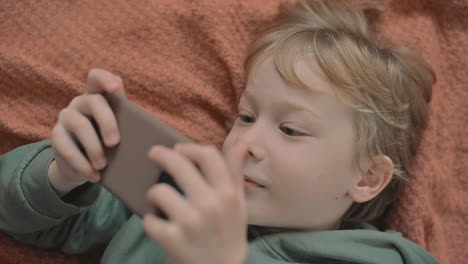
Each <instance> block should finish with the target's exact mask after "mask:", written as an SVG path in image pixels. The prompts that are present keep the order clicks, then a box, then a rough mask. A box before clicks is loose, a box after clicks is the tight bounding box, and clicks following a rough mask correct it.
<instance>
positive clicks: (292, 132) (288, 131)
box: [280, 126, 306, 137]
mask: <svg viewBox="0 0 468 264" xmlns="http://www.w3.org/2000/svg"><path fill="white" fill-rule="evenodd" d="M280 130H281V131H283V133H284V134H286V135H288V136H295V137H300V136H305V135H306V134H304V133H302V132H299V131H297V130H294V129H292V128H290V127H285V126H281V127H280Z"/></svg>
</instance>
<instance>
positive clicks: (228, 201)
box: [221, 189, 240, 206]
mask: <svg viewBox="0 0 468 264" xmlns="http://www.w3.org/2000/svg"><path fill="white" fill-rule="evenodd" d="M221 200H222V201H223V203H224V204H225V205H228V206H230V205H233V204H236V203H238V202H239V200H240V197H239V195H238V193H237V192H235V191H234V190H232V189H228V190H225V191H223V192H222V194H221Z"/></svg>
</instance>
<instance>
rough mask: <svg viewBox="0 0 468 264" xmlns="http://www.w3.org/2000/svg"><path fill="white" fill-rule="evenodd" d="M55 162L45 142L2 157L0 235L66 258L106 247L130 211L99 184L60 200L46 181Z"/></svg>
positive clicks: (27, 146)
mask: <svg viewBox="0 0 468 264" xmlns="http://www.w3.org/2000/svg"><path fill="white" fill-rule="evenodd" d="M53 160H54V154H53V151H52V149H51V145H50V141H48V140H45V141H41V142H38V143H33V144H29V145H25V146H22V147H19V148H17V149H14V150H12V151H11V152H9V153H7V154H4V155H3V156H0V230H1V231H3V232H6V233H7V234H9V235H10V236H12V237H13V238H15V239H17V240H19V241H22V242H24V243H27V244H31V245H34V246H37V247H40V248H59V249H61V250H62V251H63V252H65V253H70V254H78V253H84V252H87V251H91V250H94V249H96V248H99V247H102V246H105V245H107V244H108V243H109V241H110V240H111V239H112V237H113V236H114V235H115V234H116V233H117V231H118V230H119V229H120V227H121V226H122V225H123V224H124V223H125V222H126V221H127V220H128V218H129V217H130V216H131V213H130V211H129V210H128V209H127V208H125V206H124V205H123V204H122V203H121V202H120V201H119V200H118V199H116V198H115V197H114V196H113V195H112V194H111V193H109V192H108V191H107V190H105V189H104V188H102V187H101V186H99V185H97V184H91V183H87V184H84V185H82V186H80V187H77V188H75V189H74V190H72V191H71V192H70V193H68V194H67V195H65V196H64V197H63V198H60V197H59V196H58V195H57V194H56V192H55V191H54V190H53V188H52V186H51V185H50V183H49V180H48V168H49V165H50V163H51V162H52V161H53Z"/></svg>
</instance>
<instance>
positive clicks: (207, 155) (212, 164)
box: [174, 143, 230, 189]
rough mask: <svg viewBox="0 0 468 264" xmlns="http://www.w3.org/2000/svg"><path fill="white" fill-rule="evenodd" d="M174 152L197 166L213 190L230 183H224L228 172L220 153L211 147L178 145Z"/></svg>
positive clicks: (191, 144) (189, 144)
mask: <svg viewBox="0 0 468 264" xmlns="http://www.w3.org/2000/svg"><path fill="white" fill-rule="evenodd" d="M174 150H175V151H177V152H179V153H181V154H183V155H184V156H185V157H187V158H188V159H189V160H190V161H192V162H194V163H195V164H197V165H198V166H199V167H200V169H201V171H202V172H203V175H204V176H205V178H206V181H207V182H208V184H209V185H211V186H213V187H215V188H221V189H222V188H224V187H227V186H225V185H226V184H229V182H230V181H226V179H225V178H226V177H228V175H229V173H230V171H229V169H228V168H227V166H226V162H225V160H224V157H223V156H222V154H221V152H220V151H219V150H218V149H217V148H216V147H215V146H211V145H209V146H208V145H200V144H193V143H178V144H176V145H175V147H174Z"/></svg>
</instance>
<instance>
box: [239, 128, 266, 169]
mask: <svg viewBox="0 0 468 264" xmlns="http://www.w3.org/2000/svg"><path fill="white" fill-rule="evenodd" d="M264 138H265V135H264V133H262V128H261V126H260V125H258V124H254V125H252V126H250V127H249V128H247V129H246V130H245V131H244V132H243V133H242V134H241V135H239V137H238V138H237V139H236V142H235V143H237V142H238V141H242V142H245V143H247V145H248V153H249V156H251V157H252V158H254V159H255V160H257V161H261V160H263V159H264V158H265V148H264V144H263V140H264Z"/></svg>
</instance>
